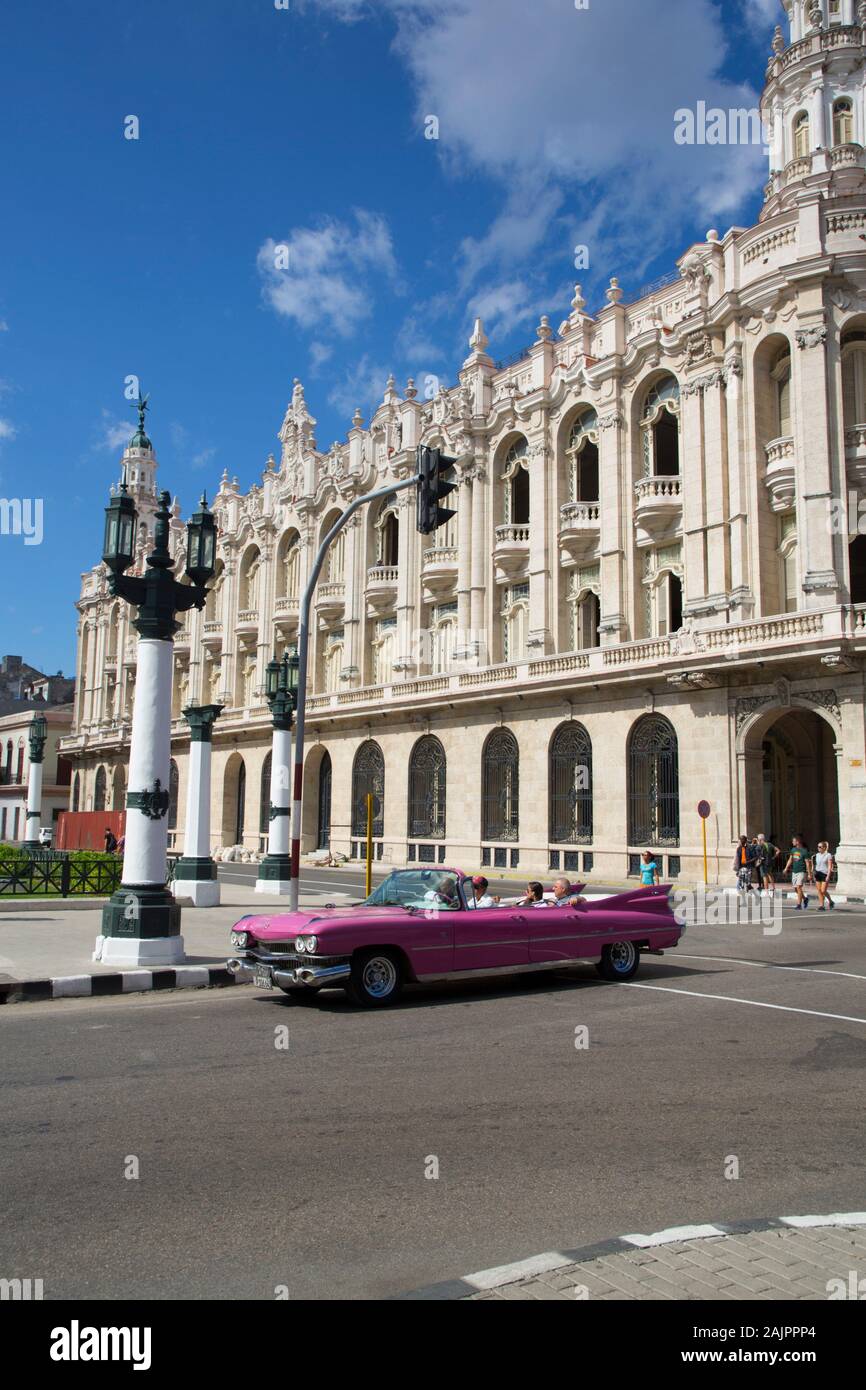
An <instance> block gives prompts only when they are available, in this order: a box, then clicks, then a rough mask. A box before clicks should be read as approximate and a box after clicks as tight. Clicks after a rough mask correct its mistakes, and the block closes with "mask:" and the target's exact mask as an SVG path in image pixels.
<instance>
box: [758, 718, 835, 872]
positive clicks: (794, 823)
mask: <svg viewBox="0 0 866 1390" xmlns="http://www.w3.org/2000/svg"><path fill="white" fill-rule="evenodd" d="M837 737H838V735H837V732H836V730H835V728H834V727H833V726H832V725H831V723H830V722H829V720H828V719H825V718H823V717H822V716H821V715H819V714H816V713H815V711H814V710H809V709H789V710H778V709H776V710H772V711H770V712H769V713H767V714H765V715H764V716H763V717H762V718H760V719H758V720H756V721H755V723H754V724H752V725H751V727H750V728H749V730H748V731H747V734H746V737H745V740H744V746H743V753H742V757H743V761H744V766H745V776H744V783H745V786H744V789H743V790H744V793H745V794H744V796H743V797H742V798H741V803H740V805H741V815H742V816H743V817H744V819H743V824H741V826H739V827H735V831H736V833H737V834H748V835H754V834H756V833H758V832H759V831H761V832H763V833H764V834H765V835H766V836H767V837H768V839H770V840H772V841H773V843H774V844H776V845H778V846H779V847H780V848H781V849H787V847H788V846H789V845H790V843H791V838H792V836H794V835H802V836H803V838H804V839H805V841H806V844H807V845H808V846H809V848H810V849H814V848H815V845H816V844H817V843H818V841H819V840H828V841H829V843H830V848H831V849H834V850H835V848H836V847H837V845H838V843H839V839H840V824H839V789H838V781H837V766H836V764H837V759H836V741H837Z"/></svg>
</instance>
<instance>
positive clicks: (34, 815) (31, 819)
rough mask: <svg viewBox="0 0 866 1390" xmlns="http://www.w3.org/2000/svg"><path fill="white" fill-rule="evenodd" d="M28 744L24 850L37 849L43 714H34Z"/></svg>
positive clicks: (44, 729)
mask: <svg viewBox="0 0 866 1390" xmlns="http://www.w3.org/2000/svg"><path fill="white" fill-rule="evenodd" d="M27 737H28V739H29V742H30V771H29V773H28V777H27V815H26V819H25V822H24V825H25V829H24V848H25V849H38V848H39V820H40V817H41V815H42V763H43V759H44V757H45V740H46V739H47V737H48V720H47V719H46V718H45V715H44V714H36V715H34V716H33V721H32V723H31V725H30V732H29V734H28V736H27Z"/></svg>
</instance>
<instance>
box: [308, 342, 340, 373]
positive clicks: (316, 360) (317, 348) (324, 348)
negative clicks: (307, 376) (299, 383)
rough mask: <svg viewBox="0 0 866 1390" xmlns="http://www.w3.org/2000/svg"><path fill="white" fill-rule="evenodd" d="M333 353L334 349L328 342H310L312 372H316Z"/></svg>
mask: <svg viewBox="0 0 866 1390" xmlns="http://www.w3.org/2000/svg"><path fill="white" fill-rule="evenodd" d="M333 355H334V349H333V348H332V347H331V346H330V344H329V343H318V342H314V343H310V362H311V363H312V367H313V372H314V373H315V372H318V371H320V369H321V368H322V367H323V366H324V365H325V363H326V362H327V361H329V359H330V358H331V357H333Z"/></svg>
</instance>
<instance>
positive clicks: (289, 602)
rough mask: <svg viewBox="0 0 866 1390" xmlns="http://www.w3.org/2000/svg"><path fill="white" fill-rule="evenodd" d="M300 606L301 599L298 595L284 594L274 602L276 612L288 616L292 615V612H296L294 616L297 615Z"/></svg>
mask: <svg viewBox="0 0 866 1390" xmlns="http://www.w3.org/2000/svg"><path fill="white" fill-rule="evenodd" d="M300 606H301V600H300V599H299V598H298V597H297V596H287V595H283V597H282V598H278V599H276V601H275V602H274V612H275V613H278V614H280V615H285V616H287V617H291V616H292V614H294V616H295V617H297V616H298V612H299V610H300Z"/></svg>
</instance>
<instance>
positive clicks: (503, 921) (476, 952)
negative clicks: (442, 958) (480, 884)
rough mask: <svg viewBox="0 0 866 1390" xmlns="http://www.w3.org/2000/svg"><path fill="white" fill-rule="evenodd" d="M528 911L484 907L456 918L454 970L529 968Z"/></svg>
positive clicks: (454, 918) (454, 915)
mask: <svg viewBox="0 0 866 1390" xmlns="http://www.w3.org/2000/svg"><path fill="white" fill-rule="evenodd" d="M528 916H529V913H528V912H527V910H526V909H525V908H511V907H481V908H470V909H462V910H461V911H460V912H455V913H454V914H453V921H454V970H455V972H457V973H458V974H459V973H461V972H463V971H467V970H478V971H484V970H501V969H504V968H507V967H509V966H511V967H519V966H521V965H528V964H529V924H528V921H527V918H528Z"/></svg>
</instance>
